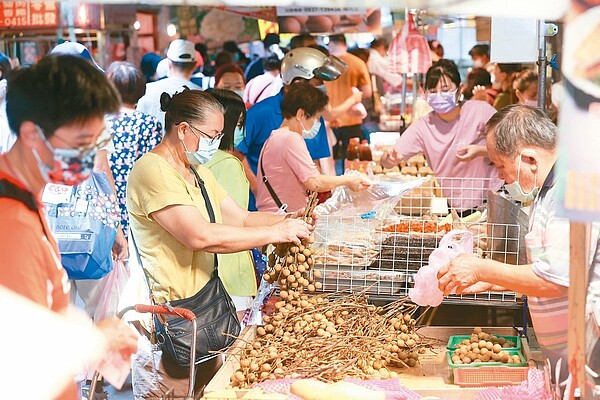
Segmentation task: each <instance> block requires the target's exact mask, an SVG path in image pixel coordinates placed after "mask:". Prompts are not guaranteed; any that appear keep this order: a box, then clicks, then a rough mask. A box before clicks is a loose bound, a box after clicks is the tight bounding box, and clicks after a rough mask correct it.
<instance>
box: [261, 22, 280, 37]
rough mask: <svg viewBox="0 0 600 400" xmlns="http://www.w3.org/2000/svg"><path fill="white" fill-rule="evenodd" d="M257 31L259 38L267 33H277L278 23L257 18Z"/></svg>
mask: <svg viewBox="0 0 600 400" xmlns="http://www.w3.org/2000/svg"><path fill="white" fill-rule="evenodd" d="M258 32H259V33H260V39H261V40H262V39H264V38H265V36H267V34H268V33H279V24H278V23H277V22H272V21H265V20H264V19H259V20H258Z"/></svg>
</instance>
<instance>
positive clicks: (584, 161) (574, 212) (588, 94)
mask: <svg viewBox="0 0 600 400" xmlns="http://www.w3.org/2000/svg"><path fill="white" fill-rule="evenodd" d="M577 3H578V8H574V10H577V12H575V13H574V14H571V15H570V16H569V17H568V18H567V24H566V29H565V44H564V55H563V60H564V61H563V73H564V79H563V80H562V88H563V89H564V93H565V95H564V99H563V102H562V103H561V105H560V117H559V132H560V135H559V161H558V167H559V168H558V171H559V175H558V178H559V181H558V182H559V183H558V184H559V192H560V205H561V208H562V209H561V216H564V217H567V218H569V219H570V220H573V221H592V220H600V157H598V149H600V6H596V7H591V6H588V7H589V8H586V7H584V5H585V3H581V2H577ZM582 4H583V5H582ZM554 89H556V88H554Z"/></svg>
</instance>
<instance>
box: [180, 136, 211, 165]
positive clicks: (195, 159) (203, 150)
mask: <svg viewBox="0 0 600 400" xmlns="http://www.w3.org/2000/svg"><path fill="white" fill-rule="evenodd" d="M181 142H182V143H183V148H184V149H185V155H186V156H187V159H188V161H189V162H190V164H192V165H204V164H206V163H207V162H209V161H210V159H211V158H213V156H214V155H215V153H216V152H217V150H219V144H221V139H218V140H214V141H212V142H213V143H211V140H208V139H205V138H200V142H199V143H198V150H197V151H189V150H188V149H187V147H186V145H185V142H184V141H183V140H182V141H181Z"/></svg>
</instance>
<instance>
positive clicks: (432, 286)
mask: <svg viewBox="0 0 600 400" xmlns="http://www.w3.org/2000/svg"><path fill="white" fill-rule="evenodd" d="M472 253H473V234H472V233H471V232H469V231H466V230H460V229H455V230H452V231H450V232H448V233H447V234H445V235H444V237H443V238H442V240H440V244H439V246H438V248H437V249H435V250H433V251H432V252H431V254H430V255H429V264H428V265H424V266H423V267H421V269H419V271H417V274H416V275H415V286H414V288H412V289H409V290H408V296H409V297H410V299H411V300H412V301H413V302H414V303H416V304H418V305H420V306H433V307H437V306H439V305H440V304H441V303H442V300H443V299H444V293H443V292H442V291H441V290H440V289H439V287H438V279H437V273H438V271H439V269H440V268H441V267H443V266H444V265H446V264H448V263H449V262H450V261H452V260H453V259H454V258H455V257H456V256H458V255H459V254H472Z"/></svg>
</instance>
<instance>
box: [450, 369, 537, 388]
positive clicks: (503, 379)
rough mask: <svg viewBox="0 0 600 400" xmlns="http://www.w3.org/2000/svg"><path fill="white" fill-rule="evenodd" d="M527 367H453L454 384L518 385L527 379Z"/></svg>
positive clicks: (472, 385)
mask: <svg viewBox="0 0 600 400" xmlns="http://www.w3.org/2000/svg"><path fill="white" fill-rule="evenodd" d="M528 373H529V368H528V367H477V368H468V367H465V368H455V369H454V384H455V385H458V386H460V387H477V386H479V387H481V386H508V385H518V384H520V383H521V382H523V381H525V380H527V374H528Z"/></svg>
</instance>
